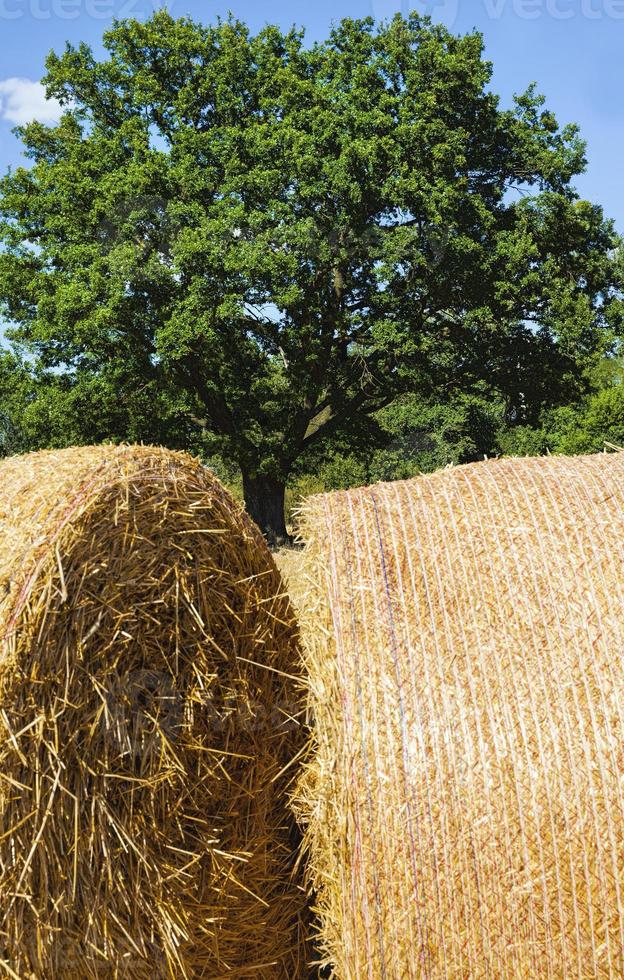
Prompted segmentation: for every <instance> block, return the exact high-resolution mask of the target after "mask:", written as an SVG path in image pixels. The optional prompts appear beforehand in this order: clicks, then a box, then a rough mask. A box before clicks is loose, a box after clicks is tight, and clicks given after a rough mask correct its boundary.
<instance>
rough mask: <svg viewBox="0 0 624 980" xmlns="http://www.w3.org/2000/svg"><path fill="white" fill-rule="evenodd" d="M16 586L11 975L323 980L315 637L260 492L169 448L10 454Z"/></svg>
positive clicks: (3, 822) (4, 871) (9, 606)
mask: <svg viewBox="0 0 624 980" xmlns="http://www.w3.org/2000/svg"><path fill="white" fill-rule="evenodd" d="M0 599H1V602H0V637H1V644H2V649H1V654H0V966H2V967H3V975H7V976H10V977H18V978H19V980H24V978H33V980H56V978H67V980H89V978H95V977H97V978H111V980H112V978H124V980H125V978H131V980H132V978H150V980H158V978H165V977H167V978H174V977H175V978H176V980H178V978H180V980H183V978H191V977H193V978H196V977H207V978H216V977H228V978H230V977H231V978H242V977H254V978H255V977H265V978H272V980H275V978H284V980H290V978H292V977H302V976H304V975H305V967H304V958H303V945H302V942H301V938H300V923H301V920H302V906H303V898H302V889H301V888H300V887H299V886H298V885H297V882H296V881H295V879H294V878H293V875H292V863H293V857H292V852H293V847H292V826H291V824H290V822H289V819H288V807H287V802H286V801H287V794H288V784H289V782H290V780H291V779H292V775H293V768H294V767H293V765H292V763H293V761H296V758H297V756H298V753H299V751H300V748H301V740H302V736H301V734H300V725H299V724H298V719H297V712H298V709H297V684H296V679H295V678H294V676H293V674H294V672H295V671H296V668H297V663H298V648H297V631H296V628H295V624H294V617H293V613H292V610H291V607H290V604H289V601H288V599H287V597H286V596H285V595H284V589H283V586H282V582H281V579H280V576H279V573H278V572H277V569H276V567H275V565H274V563H273V560H272V558H271V556H270V554H269V552H268V550H267V548H266V546H265V544H264V541H263V540H262V538H261V536H260V534H259V532H258V531H257V530H256V528H255V527H254V526H253V525H252V523H251V521H249V520H248V519H247V517H246V516H245V514H244V513H243V512H242V511H241V509H240V507H239V505H237V504H236V503H235V502H234V501H233V500H232V498H231V497H230V496H229V494H228V493H227V492H226V491H225V490H224V488H223V487H222V486H221V485H220V484H219V482H218V481H217V480H216V479H215V478H214V477H213V476H212V475H210V474H209V473H208V471H207V470H205V469H204V468H203V467H202V466H201V465H200V464H199V463H197V462H195V461H194V460H192V459H191V458H190V457H188V456H185V455H182V454H175V453H171V452H168V451H166V450H160V449H151V448H143V447H113V446H107V447H97V448H93V447H91V448H84V449H71V450H65V451H61V452H46V453H38V454H34V455H30V456H25V457H21V458H20V457H16V458H12V459H9V460H6V461H4V462H3V463H2V464H1V465H0Z"/></svg>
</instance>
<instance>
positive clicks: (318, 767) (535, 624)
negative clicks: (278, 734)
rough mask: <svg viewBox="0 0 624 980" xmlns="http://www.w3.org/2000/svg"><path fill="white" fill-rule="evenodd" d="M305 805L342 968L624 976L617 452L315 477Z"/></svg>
mask: <svg viewBox="0 0 624 980" xmlns="http://www.w3.org/2000/svg"><path fill="white" fill-rule="evenodd" d="M303 521H304V525H303V534H304V537H305V539H306V540H307V551H306V553H305V556H304V561H305V563H306V566H307V574H308V580H309V581H312V582H316V586H315V587H314V588H312V587H311V588H310V589H309V590H308V591H307V593H306V595H305V609H304V614H303V620H302V629H303V631H304V639H305V647H306V651H305V656H306V658H307V669H308V673H309V699H310V708H311V711H312V713H313V715H314V718H315V722H316V732H315V742H314V754H313V761H312V762H311V763H310V765H309V768H308V770H307V772H306V773H305V776H304V777H303V778H302V779H301V782H300V785H299V788H298V796H297V801H296V805H297V807H298V809H299V812H300V814H301V816H302V818H303V819H304V821H305V823H306V824H307V846H308V850H309V860H310V879H311V884H312V885H313V887H314V889H315V891H316V897H317V905H318V909H319V915H320V922H321V926H320V928H321V940H322V943H323V946H324V950H325V954H326V958H327V961H328V962H329V963H332V964H333V965H334V970H335V976H336V977H339V978H343V980H364V978H370V980H381V978H383V980H394V978H401V980H403V978H416V977H419V978H421V977H427V978H456V980H459V978H462V980H464V978H477V977H479V978H480V977H484V978H485V977H490V978H509V980H512V978H514V980H519V978H522V980H530V978H545V977H551V978H560V977H561V978H563V977H569V978H572V977H574V978H579V980H580V978H585V977H623V976H624V670H623V669H622V666H623V656H624V636H623V634H624V592H623V586H624V572H623V570H622V568H623V566H622V545H623V542H624V455H621V454H620V455H608V456H607V455H601V456H594V457H586V458H578V459H570V458H567V459H566V458H549V459H523V460H518V459H515V460H512V459H509V460H501V461H491V462H484V463H477V464H472V465H469V466H462V467H458V468H455V469H449V470H445V471H442V472H439V473H436V474H434V475H432V476H430V477H423V478H418V479H415V480H412V481H407V482H399V483H394V484H382V485H379V486H374V487H369V488H364V489H359V490H353V491H349V492H343V493H335V494H330V495H323V496H317V497H314V498H311V499H310V500H309V501H308V502H307V504H306V506H305V509H304V515H303Z"/></svg>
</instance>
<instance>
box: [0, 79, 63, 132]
mask: <svg viewBox="0 0 624 980" xmlns="http://www.w3.org/2000/svg"><path fill="white" fill-rule="evenodd" d="M62 111H63V110H62V108H61V105H60V103H59V102H57V101H56V99H46V95H45V89H44V87H43V85H40V84H39V82H31V80H30V79H29V78H6V79H5V80H4V81H0V119H6V120H7V122H10V123H15V124H16V125H18V126H23V125H24V124H25V123H29V122H32V120H33V119H37V120H38V121H39V122H42V123H53V122H57V121H58V120H59V118H60V116H61V112H62Z"/></svg>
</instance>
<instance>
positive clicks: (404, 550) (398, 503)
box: [386, 483, 452, 975]
mask: <svg viewBox="0 0 624 980" xmlns="http://www.w3.org/2000/svg"><path fill="white" fill-rule="evenodd" d="M400 490H403V491H405V490H406V485H405V484H402V483H393V484H388V486H387V488H386V492H387V493H390V492H392V493H393V499H394V503H393V508H392V509H393V512H394V513H396V514H398V515H399V519H400V529H401V541H402V542H403V546H402V547H401V548H400V547H399V540H398V537H397V535H396V533H395V527H396V526H395V524H394V522H390V529H391V530H390V533H391V539H392V548H393V558H394V567H395V569H396V573H397V583H398V594H399V596H400V599H401V608H402V620H401V621H402V622H403V623H404V625H405V629H406V650H407V657H408V663H409V668H410V676H411V678H412V683H413V685H414V687H415V685H416V683H417V680H416V678H417V669H418V668H421V669H422V672H423V674H424V678H425V683H424V685H420V686H419V690H418V692H417V691H416V690H414V707H415V711H416V721H417V726H418V731H417V733H416V735H417V741H418V743H419V748H420V755H421V766H422V769H423V773H424V781H425V794H424V795H425V801H426V809H427V818H428V823H429V834H430V838H429V839H430V848H431V850H430V853H429V855H428V856H429V859H430V860H431V863H432V872H433V887H434V891H435V896H436V902H437V923H438V928H437V935H438V936H439V939H440V943H441V948H442V968H443V971H444V974H445V975H446V974H447V973H448V970H449V965H450V964H449V962H448V958H447V943H446V934H445V930H444V926H443V914H444V912H443V903H442V893H441V888H440V881H441V880H442V882H443V884H444V886H445V891H446V902H447V907H448V908H449V909H451V908H452V901H451V897H450V893H449V878H450V876H449V875H444V874H443V873H442V872H441V869H440V867H439V864H438V859H437V853H436V836H437V834H436V829H437V828H436V823H435V820H434V816H433V801H432V787H431V784H430V780H429V766H428V765H427V758H426V747H425V741H424V734H425V729H426V727H427V723H428V721H430V720H431V719H433V718H436V717H437V718H441V717H442V715H444V719H445V723H446V729H447V730H448V725H449V722H448V714H449V712H448V704H447V700H446V698H445V696H444V692H443V689H442V690H440V684H439V683H438V685H437V690H436V693H437V694H438V695H439V700H437V701H434V699H433V690H434V681H433V677H432V674H431V669H430V668H431V665H430V656H429V651H428V650H427V647H426V644H425V641H424V636H425V629H424V624H423V623H420V622H417V620H416V617H412V616H410V611H411V612H413V611H414V610H416V609H417V608H418V606H419V602H418V593H417V587H416V576H415V569H414V563H413V561H412V553H413V552H414V553H415V554H416V555H418V556H419V560H420V562H421V572H422V591H423V593H424V599H425V603H426V605H427V607H428V611H429V615H430V617H431V618H433V617H432V611H431V595H430V590H429V583H428V581H427V578H428V577H427V575H426V573H425V571H424V568H423V565H422V548H421V547H420V532H419V528H418V525H417V522H416V520H415V517H414V513H413V508H412V507H411V496H412V495H411V494H410V493H409V492H404V493H403V494H401V492H400ZM403 498H404V499H405V505H404V502H403ZM387 509H388V510H390V508H389V507H387ZM406 510H408V511H409V513H410V515H411V518H412V520H411V525H410V526H409V527H408V525H407V523H406V521H405V512H406ZM412 535H413V536H414V538H415V541H414V546H413V547H412V546H411V540H412ZM400 553H401V554H403V555H404V557H405V559H406V561H407V566H408V570H409V584H410V586H411V593H410V595H411V602H412V607H411V610H410V609H409V608H408V602H407V599H408V588H407V583H405V582H404V581H403V572H402V568H401V560H400ZM412 618H413V621H414V629H415V631H416V632H417V634H418V643H419V645H420V660H419V661H418V663H417V662H416V659H415V657H414V650H415V648H416V642H415V637H413V635H412V625H411V624H412ZM419 626H420V629H419V628H418V627H419ZM435 640H436V641H437V633H436V634H435ZM439 663H440V657H439V648H438V660H437V665H438V666H439ZM438 681H439V674H438ZM422 691H425V692H426V694H427V697H428V704H427V705H426V706H425V713H426V715H427V718H425V714H424V713H423V706H422V704H421V693H422ZM433 748H434V752H435V756H436V765H435V766H434V772H435V773H436V777H435V779H436V788H437V791H438V793H439V797H440V799H442V797H443V789H444V787H443V783H442V781H441V780H442V771H443V767H442V758H441V753H440V740H439V739H433ZM447 845H448V835H446V834H442V846H443V850H444V864H445V867H446V868H450V866H451V862H450V858H449V852H448V847H447ZM433 919H434V922H436V917H433Z"/></svg>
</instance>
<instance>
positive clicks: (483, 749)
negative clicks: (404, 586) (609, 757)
mask: <svg viewBox="0 0 624 980" xmlns="http://www.w3.org/2000/svg"><path fill="white" fill-rule="evenodd" d="M453 478H454V479H455V478H456V474H455V473H454V474H453ZM467 483H468V488H469V490H470V494H471V496H472V500H473V504H474V507H473V508H470V510H469V509H468V507H467V506H466V504H467V501H466V498H465V496H464V494H463V493H455V495H454V497H453V500H451V498H450V497H449V494H448V490H447V489H446V488H445V490H444V492H443V497H444V500H445V503H446V508H447V515H448V523H450V524H451V526H452V527H453V533H454V539H455V549H454V553H455V554H456V555H458V556H459V562H460V566H461V575H462V579H463V582H464V589H465V594H466V599H467V601H468V600H469V602H468V605H469V608H470V613H471V617H472V625H473V630H474V634H475V636H476V639H477V643H476V645H474V643H472V644H469V643H468V639H467V634H466V630H465V628H464V618H463V616H462V614H461V611H460V610H459V608H458V609H457V612H456V619H457V621H458V622H460V623H461V624H462V645H463V648H464V654H465V659H466V662H465V666H464V671H465V676H466V678H467V683H468V688H469V691H470V697H471V701H472V711H473V716H474V719H475V724H476V728H477V732H478V736H479V738H478V742H479V754H480V763H481V769H482V771H483V772H487V771H488V770H489V767H490V763H491V758H490V753H489V751H488V746H487V738H486V734H485V733H484V731H483V729H482V727H481V721H480V704H481V701H483V703H484V704H485V714H486V719H487V723H488V728H489V734H490V736H491V744H492V745H493V747H494V754H495V756H496V761H497V766H498V767H500V768H502V764H503V757H502V755H501V752H499V750H498V746H497V742H498V739H497V732H498V730H499V726H498V725H497V715H496V711H495V709H494V703H493V685H492V683H491V680H490V662H489V660H488V659H487V657H486V655H485V653H484V648H485V649H486V650H487V644H486V637H485V636H484V635H483V632H482V629H481V626H480V625H479V620H478V617H477V610H478V609H479V608H481V609H486V608H487V605H488V603H487V595H486V593H485V589H484V579H485V575H482V574H480V573H481V571H482V562H481V560H480V554H481V553H480V552H477V550H476V548H475V538H477V535H476V534H474V533H470V534H469V535H468V537H467V539H464V538H462V539H460V537H459V533H458V530H457V524H456V521H455V519H454V515H455V506H454V504H455V503H457V504H458V510H459V515H460V516H462V515H463V518H464V520H465V522H466V525H467V526H469V521H470V517H471V515H473V514H476V516H477V522H478V526H479V531H480V544H481V552H482V551H483V548H484V545H485V542H486V540H487V536H486V533H485V528H484V526H483V522H482V520H481V508H480V506H479V503H478V501H477V500H476V498H475V495H474V488H473V487H472V484H471V481H467ZM446 523H447V521H445V524H446ZM449 550H450V549H449ZM465 552H468V553H469V554H470V555H471V556H472V562H471V567H472V569H473V574H472V575H469V574H468V571H467V567H466V562H465V561H464V554H465ZM487 553H488V558H489V561H488V564H489V568H490V577H491V579H492V581H495V575H494V572H493V567H492V563H491V554H490V552H489V550H488V552H487ZM447 555H448V551H447ZM450 568H451V566H450V564H449V569H450ZM451 580H452V581H453V583H454V584H455V583H457V581H458V579H457V578H456V577H454V576H453V577H452V579H451ZM453 592H454V598H455V599H456V601H457V588H456V587H455V588H454V589H453ZM475 593H476V595H475ZM488 632H489V631H488ZM490 659H491V660H493V664H492V665H491V666H493V667H494V670H495V674H496V680H497V681H498V690H501V689H502V688H503V686H504V681H503V676H502V671H501V667H500V661H499V658H498V657H497V656H494V657H493V658H490ZM477 665H478V667H479V669H480V680H481V683H480V684H479V685H478V684H477V683H476V682H475V675H476V670H475V668H476V667H477ZM505 711H506V720H507V723H508V731H510V730H511V728H512V725H511V715H510V713H509V708H508V706H507V705H505ZM515 775H516V774H515V773H514V776H515ZM514 791H515V796H516V801H517V803H518V806H519V800H520V791H519V786H518V781H517V778H516V779H515V781H514ZM484 792H485V788H484ZM487 799H488V808H489V811H490V813H489V815H490V817H491V816H492V806H491V804H490V800H489V794H487ZM502 804H503V807H502V810H503V821H502V823H503V833H504V836H505V838H506V842H507V855H508V856H510V855H511V854H512V853H513V851H512V847H513V835H512V833H511V821H510V812H509V805H508V801H507V797H506V794H503V795H502ZM473 805H474V803H473ZM521 829H522V832H523V828H521ZM472 849H473V855H474V858H473V860H474V862H475V867H476V887H477V895H478V901H479V925H480V929H481V940H482V942H483V943H484V945H485V948H486V949H488V950H492V949H494V948H495V947H496V945H497V943H498V944H499V945H500V937H495V938H494V939H493V937H492V935H491V934H490V929H489V926H488V925H486V923H485V922H484V918H483V911H482V903H483V901H484V900H485V896H484V889H483V888H482V887H481V884H480V877H481V876H480V874H479V871H478V867H479V858H478V856H477V855H476V852H475V850H474V844H473V845H472ZM509 870H510V866H509V865H508V867H507V872H509ZM492 877H493V878H494V882H492ZM489 881H490V884H492V885H493V894H489V895H488V906H489V907H488V911H490V910H491V908H494V909H498V910H501V911H502V909H504V908H505V903H506V898H507V895H506V893H505V891H504V889H503V883H504V881H505V876H504V875H503V873H502V871H501V873H500V874H497V875H495V876H491V877H490V879H489ZM486 894H487V893H486ZM514 927H515V929H514V931H515V934H516V935H519V920H518V917H517V915H516V916H515V921H514ZM520 965H521V964H520ZM491 966H492V964H491V963H489V964H488V965H487V969H488V971H489V969H490V968H491Z"/></svg>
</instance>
